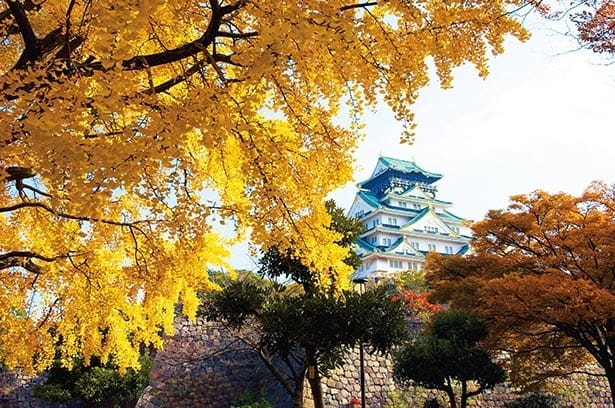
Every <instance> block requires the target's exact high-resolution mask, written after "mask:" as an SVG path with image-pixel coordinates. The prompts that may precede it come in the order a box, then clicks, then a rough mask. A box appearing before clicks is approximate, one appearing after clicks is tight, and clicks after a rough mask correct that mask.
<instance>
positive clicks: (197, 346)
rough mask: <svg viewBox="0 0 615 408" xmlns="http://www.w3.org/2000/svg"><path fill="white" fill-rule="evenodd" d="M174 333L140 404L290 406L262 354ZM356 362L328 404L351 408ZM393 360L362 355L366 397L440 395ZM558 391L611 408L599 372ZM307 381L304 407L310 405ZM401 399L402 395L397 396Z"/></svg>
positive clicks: (335, 379)
mask: <svg viewBox="0 0 615 408" xmlns="http://www.w3.org/2000/svg"><path fill="white" fill-rule="evenodd" d="M176 327H178V331H177V333H176V336H175V337H174V338H173V339H171V341H170V342H169V343H168V345H167V347H165V349H164V350H163V351H161V352H159V354H158V355H157V357H156V360H155V364H154V369H153V370H152V377H151V384H150V386H149V387H148V388H147V389H146V391H145V392H144V394H143V396H142V397H141V399H140V400H139V403H138V404H137V408H166V407H212V408H218V407H220V408H228V407H229V406H230V404H231V402H232V401H235V400H237V398H238V397H239V396H240V395H241V394H242V393H244V392H252V393H253V394H255V395H260V393H263V395H265V396H266V397H267V399H268V400H269V401H271V402H272V403H273V405H274V406H275V407H276V408H278V407H279V408H287V407H289V406H290V398H289V397H288V395H287V394H286V393H285V392H284V390H283V389H282V388H281V387H280V386H279V385H278V384H277V382H276V380H275V379H274V378H273V377H272V375H271V374H270V373H269V371H268V370H267V368H266V367H264V365H263V364H262V362H261V361H260V359H259V357H258V356H257V355H256V354H255V353H254V352H253V351H251V350H249V349H248V348H247V347H246V346H245V345H244V344H243V343H242V342H241V341H239V340H237V338H235V337H233V335H232V334H230V333H229V332H227V331H226V330H225V329H224V328H222V327H221V326H218V325H216V324H212V323H207V322H204V321H202V320H198V321H197V322H196V323H194V324H190V323H187V322H186V321H183V320H178V322H177V324H176ZM359 367H360V362H359V354H358V351H357V350H353V351H352V352H350V353H349V354H348V356H347V359H346V363H345V364H344V365H343V367H342V368H339V369H337V370H335V371H333V372H332V373H331V374H330V376H329V378H325V379H323V381H322V385H323V394H324V400H325V406H327V407H348V403H349V401H350V399H351V398H353V397H355V398H359V399H360V397H361V387H360V380H359V378H360V374H359V372H360V369H359ZM392 371H393V363H392V360H391V358H390V356H388V357H383V356H379V355H370V354H369V353H365V382H366V402H367V406H368V407H382V406H384V405H385V403H386V401H387V399H388V398H389V397H390V396H391V395H392V394H393V393H394V392H395V393H397V394H403V397H404V398H405V400H406V401H407V402H406V404H405V406H407V407H419V408H420V407H422V405H423V404H424V402H425V401H426V400H427V399H429V398H438V399H439V400H440V401H443V402H444V401H445V400H444V399H443V396H442V395H438V394H437V393H435V392H433V391H429V390H424V389H418V388H417V389H410V390H400V389H399V387H398V386H397V385H396V384H395V383H394V382H393V377H392ZM561 389H562V390H563V391H562V392H560V393H558V394H557V396H558V398H560V400H561V401H563V402H564V403H565V405H566V406H567V407H568V408H612V407H613V405H612V403H611V399H610V392H609V387H608V383H607V382H606V380H605V379H603V378H596V377H588V376H578V377H576V378H574V379H567V380H563V382H562V383H561ZM519 396H520V394H519V392H518V390H516V389H514V388H511V387H510V386H499V387H496V389H495V390H493V391H488V392H485V393H484V395H482V396H478V397H476V398H473V399H471V400H470V404H469V405H470V406H471V407H475V408H502V407H503V405H504V404H505V403H506V402H508V401H511V400H514V399H516V398H518V397H519ZM309 397H310V391H309V387H308V385H307V384H306V388H305V399H306V401H305V402H306V407H309V406H310V405H312V404H311V401H310V398H309ZM400 398H401V397H400Z"/></svg>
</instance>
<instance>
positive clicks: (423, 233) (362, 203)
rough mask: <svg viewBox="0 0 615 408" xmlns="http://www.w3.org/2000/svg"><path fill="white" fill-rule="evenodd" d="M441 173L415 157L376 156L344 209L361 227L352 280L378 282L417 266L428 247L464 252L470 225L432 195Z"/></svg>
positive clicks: (417, 268)
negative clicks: (359, 262) (423, 165)
mask: <svg viewBox="0 0 615 408" xmlns="http://www.w3.org/2000/svg"><path fill="white" fill-rule="evenodd" d="M441 178H442V175H441V174H437V173H432V172H429V171H426V170H423V169H422V168H420V167H419V166H417V165H416V163H415V162H414V161H406V160H399V159H393V158H390V157H380V158H379V159H378V163H377V164H376V168H375V169H374V172H373V173H372V175H371V177H370V178H369V179H367V180H365V181H363V182H361V183H359V184H357V187H358V188H359V191H358V192H357V195H356V197H355V199H354V202H353V204H352V206H351V207H350V210H349V212H348V215H349V216H354V217H357V218H359V219H360V220H361V221H362V222H363V223H364V225H365V232H364V233H363V234H362V235H361V237H360V238H359V240H358V241H357V244H356V248H355V251H356V252H357V254H358V255H359V256H360V257H361V259H362V261H363V263H362V265H361V267H360V268H359V269H358V270H357V271H356V272H355V274H354V275H353V278H354V279H369V280H373V281H378V280H379V279H381V278H383V277H386V276H388V275H390V274H392V273H395V272H401V271H405V270H410V269H413V270H421V269H422V268H423V264H424V263H425V256H426V255H427V253H428V252H430V251H435V252H439V253H442V254H445V255H453V254H464V253H466V252H467V251H468V248H469V246H468V244H469V241H470V236H471V230H470V227H469V223H468V222H467V221H465V220H464V219H463V218H461V217H458V216H456V215H454V214H452V213H451V212H449V211H448V208H449V207H450V206H451V205H452V203H450V202H448V201H442V200H440V199H437V198H436V193H437V188H436V186H435V183H436V182H437V181H438V180H440V179H441Z"/></svg>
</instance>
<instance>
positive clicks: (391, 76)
mask: <svg viewBox="0 0 615 408" xmlns="http://www.w3.org/2000/svg"><path fill="white" fill-rule="evenodd" d="M522 3H523V2H522V1H520V0H477V1H471V2H465V1H446V2H443V1H439V0H424V1H416V2H407V1H400V0H394V1H374V2H368V3H355V2H354V1H346V0H332V1H319V0H306V1H298V2H286V1H283V2H275V1H273V2H262V1H253V0H208V1H195V0H174V1H168V0H149V1H134V0H130V1H119V2H118V1H109V0H103V1H60V0H48V1H30V0H2V1H0V34H1V36H2V43H1V45H0V46H1V47H2V53H1V54H0V75H1V76H2V81H1V83H0V90H1V92H0V95H1V96H0V179H1V180H2V181H3V182H4V188H3V189H1V190H0V231H2V233H1V235H0V278H1V281H2V282H3V285H0V300H1V304H2V305H3V307H2V315H0V360H3V361H4V362H5V363H6V364H7V365H8V366H9V367H15V366H22V367H25V368H37V369H43V368H45V367H46V366H48V365H49V364H50V363H51V361H52V360H53V355H54V344H55V343H56V342H57V339H58V338H59V337H60V336H61V337H62V339H63V341H62V346H61V347H62V349H61V353H62V356H63V359H64V361H66V362H67V364H68V362H69V361H70V356H72V355H75V354H76V353H78V352H79V351H81V352H82V353H83V356H84V357H85V359H86V361H87V360H88V359H89V358H91V357H92V356H100V357H102V359H103V360H105V359H107V358H108V356H110V355H111V354H113V355H115V356H116V358H117V363H118V364H119V365H120V366H132V365H137V360H138V348H139V345H140V344H142V343H145V344H150V345H153V346H156V347H160V346H161V344H162V340H161V337H160V334H161V332H162V331H163V330H164V331H165V332H171V331H172V321H173V313H174V306H175V304H176V302H177V301H178V299H180V298H181V300H182V303H183V307H184V312H185V313H187V314H188V315H193V314H194V312H195V310H196V305H197V300H196V296H195V293H196V292H197V291H198V290H208V289H211V287H212V286H213V285H212V284H211V283H210V282H209V281H208V278H207V267H208V266H220V265H224V264H225V259H226V257H227V256H228V252H227V250H226V248H227V246H228V245H229V244H230V243H232V242H236V240H239V239H242V238H244V237H245V235H246V233H248V232H249V235H250V238H251V240H252V242H253V243H254V244H255V245H256V246H261V247H263V248H269V247H270V246H271V245H273V244H275V245H277V246H278V247H279V249H280V251H281V253H286V251H287V250H290V251H292V253H293V255H294V256H296V257H298V258H299V259H301V261H302V262H303V263H304V264H305V265H309V266H310V268H311V271H312V273H314V274H318V275H321V276H320V279H318V282H319V283H322V284H325V285H327V284H329V283H330V282H331V281H332V280H335V282H336V284H339V285H342V286H343V285H344V284H343V283H340V282H346V279H345V277H346V276H347V275H348V274H349V273H350V272H351V268H350V267H348V266H345V264H344V263H343V262H342V260H343V259H344V258H345V257H346V256H347V255H348V253H349V252H348V249H344V248H341V247H340V246H339V245H338V244H336V242H338V241H339V240H340V239H341V237H340V236H339V235H338V234H337V233H335V232H332V231H331V230H329V229H328V228H327V227H328V225H329V218H330V217H329V215H328V213H327V211H326V209H325V207H324V205H323V204H322V202H323V200H324V198H325V197H326V196H327V194H328V193H330V192H331V191H332V190H333V189H335V188H337V187H339V186H341V185H343V184H344V183H346V182H348V181H350V179H351V175H352V160H351V158H352V154H353V152H354V151H355V149H356V146H357V143H358V141H359V140H360V135H359V129H360V127H361V124H360V123H359V122H358V121H356V120H353V121H351V122H350V123H349V124H348V125H345V126H342V125H339V123H338V121H336V120H335V119H336V118H337V117H338V115H340V114H346V113H348V115H349V117H352V118H358V117H360V115H361V113H362V112H363V111H364V109H366V108H370V107H374V106H375V105H376V103H377V101H378V100H379V98H382V99H384V100H385V101H386V102H387V103H388V105H389V106H390V107H391V108H392V109H393V111H394V112H395V114H396V115H397V118H398V119H399V120H402V121H404V122H405V123H406V125H407V129H408V134H406V136H405V140H406V141H409V140H410V138H411V136H410V131H411V128H412V114H411V111H410V107H411V105H412V103H413V102H414V101H415V99H416V97H417V94H418V90H419V89H420V88H421V87H423V86H425V85H426V84H427V82H428V60H429V59H430V60H431V61H433V63H434V64H435V67H436V70H437V74H438V75H439V77H440V80H441V81H442V84H443V85H445V86H448V85H450V81H451V72H452V69H453V68H454V67H456V66H459V65H461V64H463V63H465V62H470V63H472V64H474V65H475V66H476V67H477V69H478V71H479V74H480V75H483V76H484V75H486V74H487V58H488V52H489V51H492V52H493V53H500V52H502V51H503V42H504V39H505V37H506V35H513V36H515V37H517V38H519V39H525V38H526V37H527V33H526V32H525V31H524V30H523V29H522V27H521V26H520V24H519V22H518V21H516V20H515V19H514V18H513V17H512V16H511V15H510V14H509V13H510V12H511V10H513V9H515V8H516V7H517V6H520V5H521V4H522ZM430 57H431V58H430ZM220 224H226V225H227V226H230V228H229V229H230V231H229V233H228V234H223V235H221V234H219V233H217V232H216V231H218V229H217V227H219V226H220ZM330 268H332V269H331V270H334V271H335V275H334V276H331V275H330V274H329V273H328V272H327V273H323V271H329V270H330ZM52 328H53V330H51V329H52ZM16 344H19V345H20V347H15V345H16ZM33 356H36V358H34V359H33Z"/></svg>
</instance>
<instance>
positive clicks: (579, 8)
mask: <svg viewBox="0 0 615 408" xmlns="http://www.w3.org/2000/svg"><path fill="white" fill-rule="evenodd" d="M536 5H537V9H538V11H539V12H540V13H541V14H542V15H543V16H545V17H546V18H547V19H550V20H556V21H560V20H566V19H567V20H570V21H571V22H572V25H573V26H574V27H576V30H574V29H571V30H570V31H571V32H569V33H566V34H568V35H573V36H574V37H575V38H576V39H577V40H578V42H579V44H580V45H581V46H583V47H586V48H589V49H591V50H592V51H594V52H597V53H604V54H614V53H615V1H614V0H591V1H588V0H571V1H563V0H546V1H541V2H537V3H536Z"/></svg>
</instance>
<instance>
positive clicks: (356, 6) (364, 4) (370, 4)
mask: <svg viewBox="0 0 615 408" xmlns="http://www.w3.org/2000/svg"><path fill="white" fill-rule="evenodd" d="M377 4H378V2H377V1H368V2H365V3H357V4H349V5H347V6H342V7H340V11H346V10H351V9H357V8H365V7H371V6H376V5H377Z"/></svg>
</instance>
